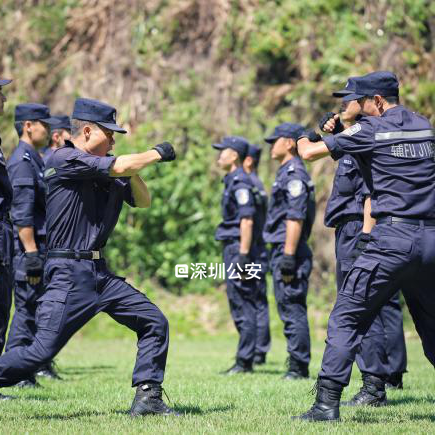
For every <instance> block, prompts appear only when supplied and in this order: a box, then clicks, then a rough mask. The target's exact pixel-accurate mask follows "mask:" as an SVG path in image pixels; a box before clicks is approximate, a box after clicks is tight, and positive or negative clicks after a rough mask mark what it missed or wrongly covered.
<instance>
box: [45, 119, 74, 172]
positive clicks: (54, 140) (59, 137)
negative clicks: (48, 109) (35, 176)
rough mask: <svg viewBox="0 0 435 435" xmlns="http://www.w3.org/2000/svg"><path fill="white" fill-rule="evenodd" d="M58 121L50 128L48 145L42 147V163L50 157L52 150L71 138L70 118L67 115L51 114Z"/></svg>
mask: <svg viewBox="0 0 435 435" xmlns="http://www.w3.org/2000/svg"><path fill="white" fill-rule="evenodd" d="M53 118H54V119H57V120H58V121H59V122H58V124H57V125H56V127H55V128H52V129H51V134H50V141H49V143H48V147H46V148H44V149H43V152H42V159H43V160H44V163H47V160H48V159H49V158H50V157H51V155H52V154H53V152H54V150H57V149H58V148H60V147H63V146H64V145H65V141H66V140H71V120H70V118H69V116H68V115H53Z"/></svg>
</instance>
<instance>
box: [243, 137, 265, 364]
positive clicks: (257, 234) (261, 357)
mask: <svg viewBox="0 0 435 435" xmlns="http://www.w3.org/2000/svg"><path fill="white" fill-rule="evenodd" d="M261 152H262V150H261V148H258V147H256V146H255V145H249V148H248V154H247V156H246V158H245V160H243V170H244V171H245V172H246V173H247V174H248V175H249V177H250V178H251V181H252V183H253V185H254V187H253V189H252V193H253V196H254V204H255V214H256V216H257V218H256V219H255V223H256V226H257V227H256V228H254V234H253V237H254V238H255V239H256V242H255V245H256V247H257V252H258V255H257V257H258V258H255V259H254V260H253V261H254V262H255V263H256V264H261V273H260V275H259V276H260V279H258V280H256V284H257V286H258V289H257V301H256V304H257V316H256V318H257V338H256V342H255V356H254V364H256V365H262V364H264V363H265V362H266V354H267V352H268V351H269V349H270V327H269V303H268V301H267V283H266V273H267V267H268V252H267V248H266V244H265V242H264V239H263V228H264V224H265V222H266V213H267V193H266V191H265V190H264V185H263V183H262V182H261V180H260V178H258V173H257V169H258V165H259V164H260V159H261Z"/></svg>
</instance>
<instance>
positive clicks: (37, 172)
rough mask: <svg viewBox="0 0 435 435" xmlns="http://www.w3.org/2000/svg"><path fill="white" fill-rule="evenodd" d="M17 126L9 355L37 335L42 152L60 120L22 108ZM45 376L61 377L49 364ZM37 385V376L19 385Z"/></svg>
mask: <svg viewBox="0 0 435 435" xmlns="http://www.w3.org/2000/svg"><path fill="white" fill-rule="evenodd" d="M15 123H16V125H19V129H20V131H21V132H22V135H21V137H20V141H19V143H18V146H17V147H16V148H15V150H14V151H13V153H12V155H11V156H10V158H9V159H8V163H7V168H8V172H9V177H10V180H11V183H12V188H13V201H12V221H13V224H14V240H15V258H14V272H15V313H14V317H13V319H12V323H11V327H10V329H9V334H8V340H7V343H6V351H7V352H8V351H9V350H11V349H13V348H14V347H19V346H29V345H30V344H31V343H32V341H33V339H34V337H35V334H36V325H35V312H36V306H37V303H36V300H37V299H38V298H39V297H41V296H42V294H43V293H44V285H43V282H42V274H43V267H44V258H45V254H46V250H45V247H46V245H45V244H46V240H45V238H46V227H45V208H46V204H45V181H44V162H43V160H42V158H41V156H40V154H39V151H40V150H41V149H42V148H43V147H44V146H45V145H47V140H48V137H49V134H50V125H56V124H57V121H56V120H54V119H53V118H52V117H51V116H50V110H49V108H48V107H47V106H44V105H43V104H35V103H28V104H19V105H18V106H17V107H16V108H15ZM40 371H41V375H43V376H47V377H50V378H57V375H56V373H55V372H54V369H53V367H52V364H51V362H49V363H48V365H47V366H46V367H42V368H41V370H40ZM35 385H37V383H36V381H35V378H34V376H31V377H30V378H29V379H26V380H23V381H22V382H20V383H19V385H18V386H20V387H33V386H35Z"/></svg>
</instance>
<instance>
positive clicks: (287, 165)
mask: <svg viewBox="0 0 435 435" xmlns="http://www.w3.org/2000/svg"><path fill="white" fill-rule="evenodd" d="M300 161H301V160H300V159H299V157H298V156H294V157H292V158H291V159H290V160H289V161H287V162H285V163H284V164H283V165H281V166H280V167H279V169H278V174H282V173H284V172H287V171H288V170H289V169H290V167H291V166H294V167H296V166H299V163H300Z"/></svg>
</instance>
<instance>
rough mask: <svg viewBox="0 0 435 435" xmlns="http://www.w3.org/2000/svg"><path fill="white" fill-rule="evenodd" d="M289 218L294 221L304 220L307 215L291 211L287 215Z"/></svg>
mask: <svg viewBox="0 0 435 435" xmlns="http://www.w3.org/2000/svg"><path fill="white" fill-rule="evenodd" d="M285 218H286V219H287V220H292V221H304V220H305V215H303V214H296V213H294V212H293V213H289V214H287V215H286V217H285Z"/></svg>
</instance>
